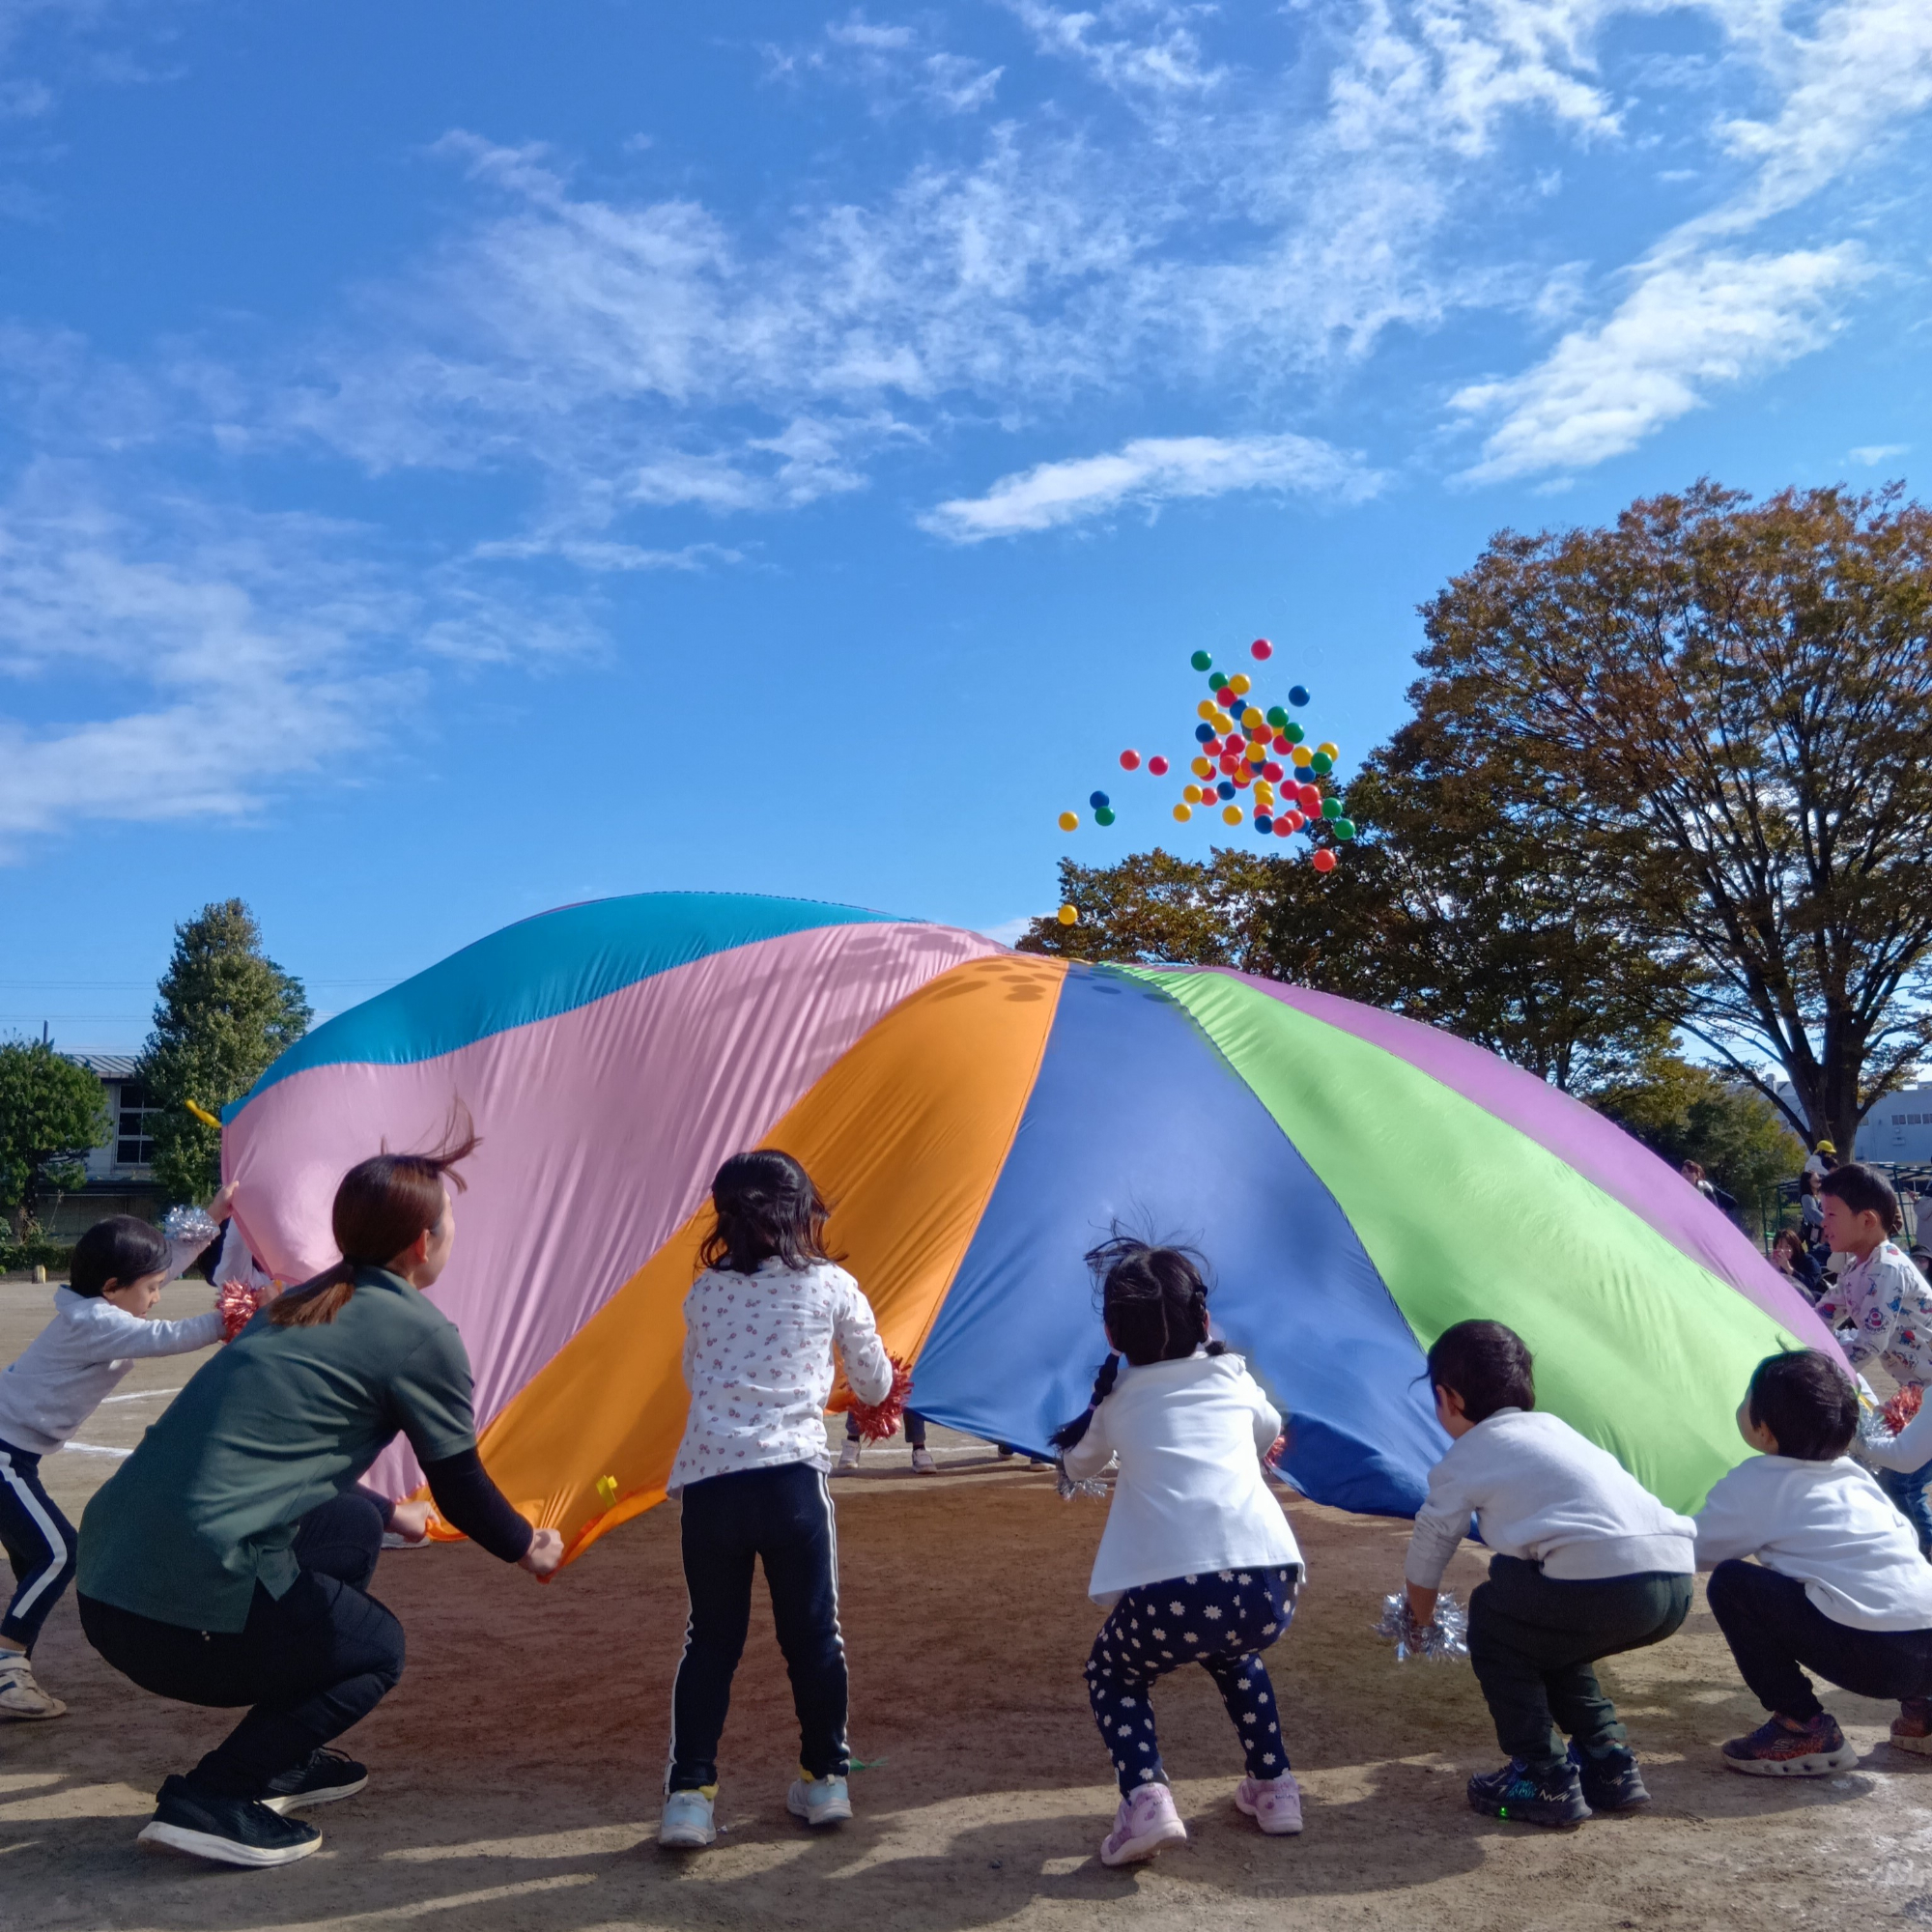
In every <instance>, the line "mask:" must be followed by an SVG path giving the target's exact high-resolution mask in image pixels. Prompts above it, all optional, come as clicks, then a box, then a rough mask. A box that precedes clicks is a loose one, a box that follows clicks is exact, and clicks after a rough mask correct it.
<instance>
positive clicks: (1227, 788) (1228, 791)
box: [1214, 779, 1235, 798]
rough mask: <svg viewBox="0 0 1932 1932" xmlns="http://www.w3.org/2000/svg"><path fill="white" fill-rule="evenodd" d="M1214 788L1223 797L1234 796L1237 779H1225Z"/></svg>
mask: <svg viewBox="0 0 1932 1932" xmlns="http://www.w3.org/2000/svg"><path fill="white" fill-rule="evenodd" d="M1214 789H1215V790H1216V791H1217V792H1219V793H1220V794H1221V796H1222V797H1223V798H1233V797H1234V795H1235V781H1234V780H1233V779H1223V780H1222V781H1221V782H1220V783H1219V784H1217V785H1216V786H1215V787H1214Z"/></svg>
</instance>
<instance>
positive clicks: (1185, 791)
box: [1180, 785, 1201, 805]
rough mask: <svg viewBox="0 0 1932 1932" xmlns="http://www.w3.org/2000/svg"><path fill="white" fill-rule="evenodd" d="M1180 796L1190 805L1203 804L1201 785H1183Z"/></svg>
mask: <svg viewBox="0 0 1932 1932" xmlns="http://www.w3.org/2000/svg"><path fill="white" fill-rule="evenodd" d="M1180 795H1181V797H1182V798H1184V799H1185V800H1186V801H1187V802H1188V804H1189V805H1199V804H1200V803H1201V787H1200V786H1199V785H1182V786H1181V788H1180Z"/></svg>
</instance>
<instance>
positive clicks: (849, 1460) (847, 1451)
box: [832, 1435, 861, 1476]
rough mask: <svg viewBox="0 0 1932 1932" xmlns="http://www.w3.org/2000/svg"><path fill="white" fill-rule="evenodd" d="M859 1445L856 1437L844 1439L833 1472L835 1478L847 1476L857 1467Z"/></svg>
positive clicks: (851, 1436) (850, 1436)
mask: <svg viewBox="0 0 1932 1932" xmlns="http://www.w3.org/2000/svg"><path fill="white" fill-rule="evenodd" d="M860 1447H861V1444H860V1441H859V1438H858V1437H857V1436H856V1435H848V1436H846V1438H845V1446H844V1448H842V1449H841V1450H839V1452H838V1467H837V1468H836V1469H834V1470H833V1472H832V1473H833V1474H834V1475H835V1476H849V1475H850V1474H851V1473H852V1471H853V1470H854V1469H856V1468H857V1467H858V1466H859V1450H860Z"/></svg>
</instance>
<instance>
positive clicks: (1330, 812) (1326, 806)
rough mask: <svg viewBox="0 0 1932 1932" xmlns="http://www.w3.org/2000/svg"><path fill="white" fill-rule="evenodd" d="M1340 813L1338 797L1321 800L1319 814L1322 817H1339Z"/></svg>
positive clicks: (1340, 802) (1340, 806)
mask: <svg viewBox="0 0 1932 1932" xmlns="http://www.w3.org/2000/svg"><path fill="white" fill-rule="evenodd" d="M1341 815H1342V801H1341V800H1340V799H1339V798H1324V799H1323V800H1322V801H1321V816H1322V817H1323V818H1340V817H1341Z"/></svg>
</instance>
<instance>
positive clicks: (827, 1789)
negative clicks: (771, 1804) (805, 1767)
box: [785, 1777, 852, 1827]
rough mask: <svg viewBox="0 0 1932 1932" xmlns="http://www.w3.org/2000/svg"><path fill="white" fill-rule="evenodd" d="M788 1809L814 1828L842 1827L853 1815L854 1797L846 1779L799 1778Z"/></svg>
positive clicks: (787, 1801)
mask: <svg viewBox="0 0 1932 1932" xmlns="http://www.w3.org/2000/svg"><path fill="white" fill-rule="evenodd" d="M785 1809H786V1810H787V1811H789V1812H790V1813H791V1815H792V1816H793V1817H794V1818H803V1819H804V1820H805V1822H806V1823H807V1824H808V1825H810V1826H813V1827H817V1826H820V1825H842V1824H844V1823H845V1822H846V1821H847V1820H848V1819H849V1818H850V1817H851V1815H852V1797H851V1793H850V1792H848V1791H847V1790H846V1789H845V1780H844V1779H843V1778H842V1777H795V1778H793V1779H792V1781H791V1789H790V1790H789V1791H787V1792H786V1793H785Z"/></svg>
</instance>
